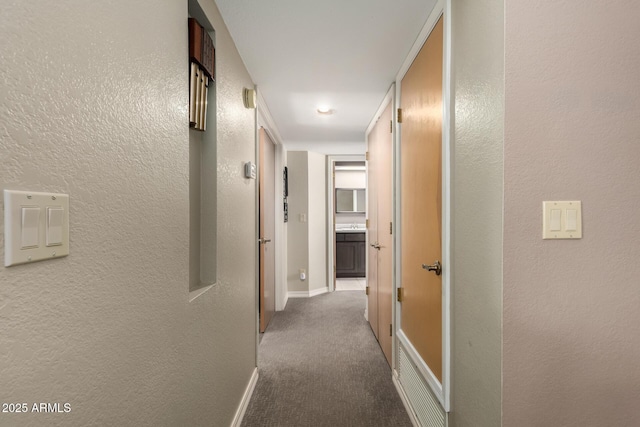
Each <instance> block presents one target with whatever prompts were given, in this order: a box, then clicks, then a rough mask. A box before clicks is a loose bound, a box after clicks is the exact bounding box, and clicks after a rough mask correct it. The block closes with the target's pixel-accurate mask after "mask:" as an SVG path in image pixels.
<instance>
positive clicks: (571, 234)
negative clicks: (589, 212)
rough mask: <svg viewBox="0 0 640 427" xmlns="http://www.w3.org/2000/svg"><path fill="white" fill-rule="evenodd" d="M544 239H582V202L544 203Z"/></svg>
mask: <svg viewBox="0 0 640 427" xmlns="http://www.w3.org/2000/svg"><path fill="white" fill-rule="evenodd" d="M542 238H543V239H581V238H582V202H580V201H579V200H574V201H551V202H542Z"/></svg>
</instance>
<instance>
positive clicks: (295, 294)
mask: <svg viewBox="0 0 640 427" xmlns="http://www.w3.org/2000/svg"><path fill="white" fill-rule="evenodd" d="M327 292H329V287H325V288H318V289H312V290H310V291H289V292H287V298H311V297H315V296H316V295H321V294H326V293H327Z"/></svg>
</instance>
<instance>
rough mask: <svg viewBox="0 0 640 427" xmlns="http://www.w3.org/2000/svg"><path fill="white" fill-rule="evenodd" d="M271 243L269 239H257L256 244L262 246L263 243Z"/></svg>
mask: <svg viewBox="0 0 640 427" xmlns="http://www.w3.org/2000/svg"><path fill="white" fill-rule="evenodd" d="M270 241H271V239H258V243H260V244H263V243H269V242H270Z"/></svg>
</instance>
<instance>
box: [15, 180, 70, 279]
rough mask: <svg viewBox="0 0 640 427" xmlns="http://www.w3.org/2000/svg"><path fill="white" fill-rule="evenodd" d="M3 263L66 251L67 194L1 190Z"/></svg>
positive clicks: (56, 255)
mask: <svg viewBox="0 0 640 427" xmlns="http://www.w3.org/2000/svg"><path fill="white" fill-rule="evenodd" d="M4 229H5V251H4V254H5V260H4V261H5V262H4V265H5V267H9V266H12V265H15V264H23V263H28V262H33V261H39V260H43V259H51V258H58V257H63V256H66V255H68V254H69V196H68V195H67V194H56V193H37V192H27V191H14V190H4Z"/></svg>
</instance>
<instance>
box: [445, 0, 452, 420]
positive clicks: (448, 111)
mask: <svg viewBox="0 0 640 427" xmlns="http://www.w3.org/2000/svg"><path fill="white" fill-rule="evenodd" d="M442 15H443V20H444V21H443V27H444V28H443V33H444V34H443V43H444V46H443V55H444V58H443V64H442V79H443V81H442V89H443V93H442V197H443V201H442V236H443V237H444V238H443V240H442V264H443V265H445V266H447V268H445V269H443V272H442V291H443V295H442V312H443V313H444V319H443V322H442V338H443V340H444V342H443V343H442V352H443V354H442V389H443V390H442V393H443V402H442V404H443V407H444V410H445V412H450V411H451V332H452V329H451V317H452V316H451V307H452V306H451V284H452V275H451V272H452V271H453V268H452V267H453V258H452V256H451V233H452V227H451V167H452V166H451V165H452V161H451V153H452V150H453V144H452V141H453V138H454V135H453V131H454V129H453V126H452V124H453V118H454V117H455V111H454V100H453V93H454V91H453V79H452V77H451V76H452V70H453V68H452V66H451V62H452V52H451V49H452V47H451V25H452V24H451V0H445V5H444V10H443V11H442ZM447 418H448V417H447Z"/></svg>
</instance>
